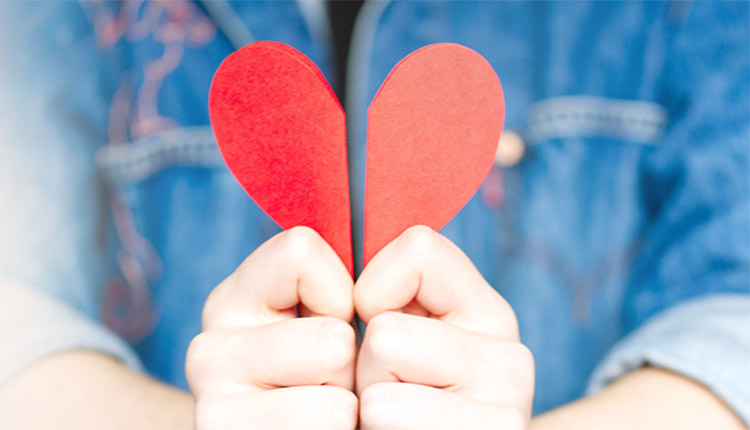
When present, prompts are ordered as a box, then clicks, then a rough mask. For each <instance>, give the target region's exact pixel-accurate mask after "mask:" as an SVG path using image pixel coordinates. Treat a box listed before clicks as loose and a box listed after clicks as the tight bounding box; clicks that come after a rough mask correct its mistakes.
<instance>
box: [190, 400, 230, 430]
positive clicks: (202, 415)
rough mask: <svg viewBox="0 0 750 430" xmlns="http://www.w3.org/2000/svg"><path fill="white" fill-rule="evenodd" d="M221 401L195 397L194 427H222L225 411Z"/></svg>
mask: <svg viewBox="0 0 750 430" xmlns="http://www.w3.org/2000/svg"><path fill="white" fill-rule="evenodd" d="M222 406H223V405H222V404H221V402H216V401H214V400H208V399H197V400H196V401H195V428H196V429H201V430H205V429H220V428H224V427H225V424H227V423H226V422H225V420H226V417H227V413H226V412H227V411H226V408H224V407H222Z"/></svg>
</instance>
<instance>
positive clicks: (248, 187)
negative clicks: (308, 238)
mask: <svg viewBox="0 0 750 430" xmlns="http://www.w3.org/2000/svg"><path fill="white" fill-rule="evenodd" d="M208 107H209V116H210V118H211V125H212V126H213V130H214V135H215V136H216V141H217V143H218V145H219V150H220V152H221V155H222V157H223V158H224V161H225V162H226V164H227V166H228V167H229V170H230V171H231V172H232V174H233V175H234V177H235V178H236V179H237V181H238V182H239V183H240V184H241V185H242V187H243V188H244V189H245V191H246V192H247V194H248V195H250V197H251V198H252V199H253V200H254V201H255V202H256V203H257V204H258V206H260V207H261V208H262V209H263V210H264V211H265V212H266V213H267V214H268V215H269V216H270V217H271V218H272V219H273V220H274V221H276V223H278V224H279V225H280V226H281V227H282V228H284V229H287V228H291V227H294V226H298V225H304V226H308V227H310V228H312V229H314V230H315V231H317V232H318V233H319V234H320V235H321V236H322V237H323V238H324V239H325V240H326V241H327V242H328V243H329V244H330V245H331V247H332V248H333V249H334V250H335V251H336V253H337V254H338V256H339V257H340V258H341V261H343V262H344V264H345V265H346V268H347V269H348V270H349V273H351V274H353V262H352V240H351V216H350V205H349V173H348V167H347V155H346V122H345V118H344V110H343V109H342V108H341V104H340V103H339V102H338V99H337V98H336V96H335V95H334V93H333V90H331V87H330V85H328V82H326V80H325V78H324V77H323V74H322V73H321V72H320V70H319V69H318V68H317V67H316V66H315V64H314V63H313V62H312V61H311V60H310V59H308V58H307V57H305V56H304V55H303V54H302V53H300V52H299V51H297V50H296V49H294V48H292V47H290V46H287V45H284V44H281V43H276V42H267V41H264V42H256V43H252V44H250V45H247V46H245V47H243V48H242V49H240V50H238V51H236V52H234V53H233V54H231V55H230V56H229V57H227V58H226V59H225V60H224V62H223V63H222V64H221V66H220V67H219V69H218V70H217V71H216V74H215V75H214V79H213V82H212V83H211V90H210V95H209V105H208Z"/></svg>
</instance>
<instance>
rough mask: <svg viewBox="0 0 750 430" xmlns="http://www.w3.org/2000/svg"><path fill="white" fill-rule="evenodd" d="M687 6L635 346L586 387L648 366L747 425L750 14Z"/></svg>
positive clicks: (651, 211) (636, 309) (655, 173)
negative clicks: (667, 372) (701, 392)
mask: <svg viewBox="0 0 750 430" xmlns="http://www.w3.org/2000/svg"><path fill="white" fill-rule="evenodd" d="M680 5H681V6H687V7H686V8H685V9H684V11H683V12H684V13H685V16H684V19H680V20H678V19H677V18H675V17H672V19H674V20H675V22H673V23H671V24H670V25H672V26H674V32H673V33H672V36H670V38H669V40H667V43H669V53H670V54H669V58H666V59H665V67H666V68H667V74H666V78H665V82H664V83H663V86H664V88H665V90H664V91H665V95H664V97H665V99H666V100H667V101H668V111H669V114H670V123H669V125H668V129H667V133H666V135H665V138H664V141H663V142H661V143H659V144H658V146H657V147H655V148H653V151H652V152H651V153H650V154H649V156H648V158H647V159H646V160H645V161H644V163H643V171H642V174H643V178H642V184H643V195H644V196H645V197H644V198H645V202H644V206H645V207H646V208H647V213H648V217H649V222H648V223H647V227H646V228H645V231H644V232H643V234H642V248H641V252H640V253H639V256H638V258H637V259H636V261H635V262H634V272H633V274H632V276H631V278H630V280H629V286H628V291H627V295H626V297H625V311H624V312H625V313H624V320H623V325H624V327H625V329H626V331H628V332H631V334H630V335H629V336H627V337H626V338H625V339H623V340H622V341H621V342H620V343H619V344H616V345H615V346H614V348H613V349H612V351H611V353H610V354H609V356H608V358H606V359H605V360H604V362H603V363H601V366H600V367H599V370H598V371H596V372H595V375H594V377H593V380H592V383H591V387H592V389H596V388H598V387H601V386H602V385H603V384H604V383H605V382H607V381H610V380H613V379H615V378H617V377H618V376H620V375H622V374H623V373H625V372H627V371H628V370H631V369H633V368H635V367H638V366H640V365H643V364H644V363H652V364H655V365H658V366H662V367H665V368H668V369H671V370H674V371H676V372H680V373H682V374H683V375H685V376H687V377H690V378H692V379H694V380H696V381H700V382H702V383H703V384H705V385H706V386H707V387H708V388H710V389H711V390H713V391H714V392H715V393H716V394H718V395H719V396H720V397H721V398H722V399H723V400H724V401H725V403H726V404H728V405H730V406H732V407H734V408H735V410H736V411H737V413H739V414H741V416H742V417H743V418H744V419H745V420H746V421H747V420H750V405H748V399H749V398H750V397H749V396H748V391H747V386H746V384H747V381H748V380H750V374H748V367H747V366H748V364H747V363H748V362H750V354H748V342H750V340H749V338H748V335H749V334H750V324H749V320H748V305H747V303H748V300H749V299H748V293H750V177H749V169H748V166H750V103H748V100H750V90H749V89H748V86H749V82H750V58H749V57H750V27H748V25H747V23H748V8H749V7H750V5H749V4H748V3H746V2H743V3H739V2H738V3H731V2H726V3H724V2H695V3H692V4H691V3H681V4H680ZM678 21H679V22H678ZM742 384H745V386H743V385H742Z"/></svg>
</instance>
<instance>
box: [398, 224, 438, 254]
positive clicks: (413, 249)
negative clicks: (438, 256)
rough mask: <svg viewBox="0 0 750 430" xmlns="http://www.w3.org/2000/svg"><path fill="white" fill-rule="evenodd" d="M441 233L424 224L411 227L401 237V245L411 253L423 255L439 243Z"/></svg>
mask: <svg viewBox="0 0 750 430" xmlns="http://www.w3.org/2000/svg"><path fill="white" fill-rule="evenodd" d="M439 240H440V235H439V234H438V233H436V232H435V231H434V230H433V229H431V228H429V227H427V226H424V225H415V226H413V227H409V228H408V229H407V230H406V231H404V232H403V233H402V234H401V236H400V237H399V246H400V247H402V248H403V249H405V250H406V251H407V252H409V253H414V254H416V255H422V254H425V253H427V252H430V251H432V250H434V249H435V247H436V246H438V245H439V243H440V242H439Z"/></svg>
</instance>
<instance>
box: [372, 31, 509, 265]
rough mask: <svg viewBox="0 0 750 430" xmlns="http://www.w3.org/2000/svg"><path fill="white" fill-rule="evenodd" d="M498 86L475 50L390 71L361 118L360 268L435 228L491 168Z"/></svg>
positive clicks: (441, 48)
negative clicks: (418, 230) (410, 231)
mask: <svg viewBox="0 0 750 430" xmlns="http://www.w3.org/2000/svg"><path fill="white" fill-rule="evenodd" d="M504 119H505V102H504V99H503V89H502V87H501V85H500V80H499V79H498V78H497V75H496V74H495V71H494V70H493V69H492V66H490V64H489V63H488V62H487V60H485V59H484V58H483V57H482V56H481V55H479V54H478V53H476V52H475V51H473V50H471V49H469V48H467V47H464V46H461V45H456V44H450V43H443V44H436V45H429V46H426V47H424V48H421V49H419V50H417V51H415V52H413V53H412V54H410V55H409V56H407V57H406V58H404V59H403V60H401V61H400V62H399V63H398V64H397V65H396V66H395V67H394V68H393V70H391V72H390V74H389V75H388V77H387V78H386V79H385V81H384V82H383V85H382V86H381V87H380V89H379V90H378V92H377V94H376V95H375V98H374V99H373V101H372V103H371V104H370V108H369V110H368V117H367V168H366V176H365V209H364V218H365V219H364V222H365V226H364V235H365V238H364V264H365V265H367V263H368V262H369V261H370V259H371V258H372V257H373V256H374V255H375V254H376V253H377V252H378V251H380V249H382V248H383V247H384V246H385V245H386V244H387V243H388V242H390V241H392V240H393V239H395V238H396V237H398V235H399V234H401V233H402V232H403V231H404V230H406V229H407V228H408V227H410V226H413V225H418V224H423V225H427V226H429V227H431V228H433V229H434V230H439V229H440V228H442V227H443V226H444V225H445V224H446V223H447V222H448V221H449V220H450V219H451V218H453V216H454V215H456V213H457V212H458V211H459V210H460V209H461V208H462V207H463V206H464V205H465V204H466V203H467V202H468V201H469V199H471V197H472V196H473V195H474V193H475V192H476V191H477V189H478V188H479V186H480V185H481V184H482V182H483V181H484V179H485V178H486V177H487V174H488V173H489V171H490V169H491V168H492V164H493V162H494V158H495V153H496V151H497V145H498V143H499V140H500V134H501V133H502V130H503V122H504Z"/></svg>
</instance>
